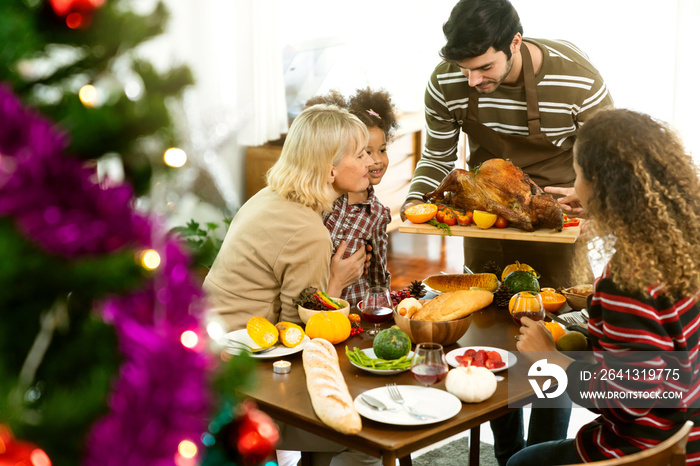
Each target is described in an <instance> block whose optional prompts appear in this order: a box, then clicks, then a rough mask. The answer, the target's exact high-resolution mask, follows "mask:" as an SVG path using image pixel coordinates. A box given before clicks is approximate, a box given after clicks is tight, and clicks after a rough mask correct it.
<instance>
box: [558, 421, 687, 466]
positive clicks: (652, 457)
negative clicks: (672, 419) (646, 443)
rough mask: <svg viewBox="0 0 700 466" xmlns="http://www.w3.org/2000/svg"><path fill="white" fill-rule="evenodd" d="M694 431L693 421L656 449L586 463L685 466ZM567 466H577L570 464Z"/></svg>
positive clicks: (592, 465)
mask: <svg viewBox="0 0 700 466" xmlns="http://www.w3.org/2000/svg"><path fill="white" fill-rule="evenodd" d="M692 429H693V421H687V422H686V423H685V424H684V425H683V427H681V428H680V430H679V431H678V432H676V433H675V434H673V435H672V436H671V437H669V438H667V439H666V440H664V441H663V442H661V443H660V444H658V445H656V446H655V447H651V448H647V449H646V450H642V451H638V452H637V453H633V454H631V455H627V456H623V457H622V458H615V459H610V460H603V461H595V462H593V463H585V464H586V466H620V465H625V464H643V465H644V466H669V465H670V466H684V465H685V445H686V444H687V443H688V436H690V431H691V430H692ZM566 466H576V465H573V464H569V465H566Z"/></svg>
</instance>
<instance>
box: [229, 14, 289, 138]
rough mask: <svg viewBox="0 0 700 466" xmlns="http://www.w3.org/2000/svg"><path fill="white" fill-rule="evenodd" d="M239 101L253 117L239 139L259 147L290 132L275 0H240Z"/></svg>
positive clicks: (238, 17)
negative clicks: (288, 130) (248, 109)
mask: <svg viewBox="0 0 700 466" xmlns="http://www.w3.org/2000/svg"><path fill="white" fill-rule="evenodd" d="M237 4H238V11H237V20H236V24H237V26H238V27H237V28H236V29H237V33H236V36H237V37H236V39H237V44H236V48H235V49H234V51H235V53H236V54H237V55H238V56H236V63H237V64H238V69H237V76H238V93H239V101H240V102H241V103H242V104H243V105H244V106H245V107H246V108H250V119H249V120H248V122H247V124H246V125H245V126H244V127H243V129H242V131H241V133H240V134H239V142H240V143H241V144H243V145H246V146H257V145H260V144H264V143H265V142H267V141H271V140H275V139H279V137H280V136H281V135H282V134H284V133H286V132H287V129H288V123H287V105H286V101H285V84H284V70H283V66H282V50H281V47H280V45H279V40H278V37H277V31H278V29H279V28H278V24H277V21H278V19H277V2H276V1H275V0H237Z"/></svg>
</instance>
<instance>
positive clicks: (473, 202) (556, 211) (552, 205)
mask: <svg viewBox="0 0 700 466" xmlns="http://www.w3.org/2000/svg"><path fill="white" fill-rule="evenodd" d="M423 198H424V199H425V200H426V201H432V200H434V201H439V202H443V203H445V204H451V205H453V206H455V207H456V208H458V209H465V210H484V211H486V212H491V213H493V214H496V215H500V216H501V217H503V218H505V219H506V220H508V222H509V223H510V225H511V226H514V227H516V228H520V229H522V230H525V231H534V230H535V229H537V228H553V229H555V230H557V231H561V229H562V227H563V224H564V217H563V212H562V210H561V207H559V203H558V202H557V201H556V200H555V199H554V198H553V197H552V196H551V195H550V194H546V193H545V192H544V191H543V190H542V189H541V188H540V187H539V186H537V184H535V183H534V182H533V181H532V180H530V177H529V176H527V175H526V174H525V173H523V171H522V170H521V169H520V168H518V167H516V166H515V165H513V163H512V162H510V161H509V160H504V159H490V160H487V161H486V162H484V163H482V164H481V165H480V166H479V167H478V168H477V169H475V170H474V171H473V172H470V171H467V170H462V169H455V170H452V171H451V172H450V173H449V174H448V175H447V176H446V177H445V179H444V180H442V183H440V186H438V187H437V189H436V190H435V191H433V192H432V193H428V194H425V195H424V196H423Z"/></svg>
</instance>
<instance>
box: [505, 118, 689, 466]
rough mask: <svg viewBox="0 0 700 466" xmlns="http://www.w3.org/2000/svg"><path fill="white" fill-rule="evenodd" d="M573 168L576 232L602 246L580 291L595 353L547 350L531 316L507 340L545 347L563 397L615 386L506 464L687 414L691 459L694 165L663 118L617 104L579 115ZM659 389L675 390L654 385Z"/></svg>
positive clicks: (637, 442)
mask: <svg viewBox="0 0 700 466" xmlns="http://www.w3.org/2000/svg"><path fill="white" fill-rule="evenodd" d="M574 168H575V171H576V183H575V185H574V187H575V191H576V196H577V197H578V199H579V200H580V203H581V207H582V208H583V211H584V212H585V214H586V215H587V216H588V218H589V221H588V223H587V226H586V230H587V235H591V236H593V235H594V236H598V237H599V238H600V239H601V241H602V244H603V245H604V250H606V251H607V252H609V253H610V254H611V256H610V260H609V263H608V265H607V267H606V269H605V271H604V272H603V274H602V275H601V277H599V278H598V279H597V280H596V281H595V283H594V292H593V294H592V295H591V297H590V298H589V303H588V313H589V314H590V320H589V322H588V330H589V333H590V334H591V342H590V343H591V346H592V348H593V351H594V355H595V359H596V362H595V363H588V362H583V361H573V360H572V359H570V358H568V357H567V356H564V355H563V354H561V353H556V351H555V347H554V343H553V340H552V338H551V336H550V335H549V334H548V333H547V331H546V330H544V327H543V325H541V324H540V323H539V322H533V321H531V320H529V319H527V320H526V319H523V326H522V327H521V329H520V332H521V335H520V338H519V341H518V344H517V347H518V350H520V351H521V352H523V354H524V355H526V357H529V358H530V359H532V358H536V357H541V354H540V355H535V354H534V353H532V351H550V353H548V354H549V355H550V356H548V360H549V362H550V363H552V362H553V363H556V364H557V365H559V366H561V367H564V368H566V373H567V376H568V388H567V391H568V393H569V394H570V395H571V397H572V399H574V401H577V400H579V401H580V400H581V399H582V397H585V396H586V395H584V394H583V393H589V394H590V393H596V394H606V393H608V394H609V393H612V394H613V395H615V396H613V397H610V396H606V397H600V398H597V399H596V400H595V401H593V402H592V403H591V402H590V401H589V402H588V403H589V404H591V405H592V406H591V407H593V408H595V409H596V410H597V412H598V413H599V414H600V417H598V418H597V419H596V420H594V421H593V422H591V423H589V424H587V425H585V426H583V427H582V428H581V429H580V430H579V432H578V433H577V435H576V438H575V439H569V440H562V441H558V442H547V443H544V444H540V445H535V446H533V447H528V448H526V449H524V450H522V451H521V452H519V453H517V454H516V455H515V456H513V457H512V458H511V460H510V461H509V462H508V464H509V465H511V464H515V465H521V464H544V463H543V461H544V462H547V463H548V464H568V463H576V462H581V461H585V462H590V461H598V460H602V459H606V458H611V457H619V456H624V455H628V454H631V453H634V452H637V451H639V450H643V449H645V448H649V447H651V446H654V445H657V444H659V443H661V442H662V441H663V440H665V439H667V438H668V437H670V436H671V435H673V434H674V433H675V432H677V431H678V430H679V429H680V428H681V426H682V425H683V424H684V423H685V422H686V421H687V420H692V421H695V425H696V427H694V428H693V432H692V433H691V435H690V440H689V442H688V446H687V452H688V453H687V459H688V460H689V461H688V462H689V464H690V463H692V461H690V460H691V459H695V460H696V461H697V460H700V436H698V435H697V434H698V433H700V409H698V407H697V406H698V405H699V403H698V400H699V399H700V393H698V392H700V374H699V373H698V371H697V369H695V368H697V366H698V363H699V362H700V361H698V342H699V340H700V305H699V304H698V299H699V298H700V266H699V265H698V264H699V262H698V258H699V257H700V229H698V225H700V218H698V217H699V216H700V182H699V178H698V169H697V167H695V166H694V165H693V162H692V159H691V157H690V156H689V155H688V154H687V153H686V152H685V151H684V147H683V144H682V143H681V141H680V139H679V138H678V137H677V136H676V135H675V134H674V132H673V131H672V130H671V129H670V128H669V127H668V126H667V125H665V124H663V123H661V122H658V121H656V120H654V119H653V118H651V117H650V116H648V115H645V114H641V113H637V112H633V111H630V110H623V109H618V110H609V111H604V112H601V113H599V114H597V115H596V116H595V117H593V118H591V119H590V120H589V121H588V122H587V123H586V124H585V125H584V126H583V128H582V129H581V131H580V132H579V135H578V139H577V141H576V144H575V146H574ZM582 245H585V242H582ZM584 247H585V246H584ZM585 252H586V251H584V254H581V255H580V256H579V257H580V259H579V260H580V261H584V260H586V257H585V256H586V255H585ZM528 355H529V356H528ZM611 370H612V371H613V372H612V373H613V374H615V377H612V379H611V378H610V377H609V374H610V373H611V372H610V371H611ZM659 370H662V372H661V374H663V375H661V376H658V374H659V372H658V371H659ZM584 373H585V374H589V375H590V377H581V374H584ZM635 374H636V375H635ZM650 374H655V375H653V376H652V375H650ZM606 375H607V376H606ZM584 379H588V380H584ZM668 393H671V394H674V395H676V396H681V397H682V398H681V399H673V400H672V399H669V397H668V396H658V395H659V394H668ZM639 399H642V400H643V401H641V402H635V401H634V400H639ZM543 458H545V459H543ZM554 458H556V461H559V462H554V463H553V462H551V461H552V459H554Z"/></svg>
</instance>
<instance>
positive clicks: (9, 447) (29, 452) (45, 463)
mask: <svg viewBox="0 0 700 466" xmlns="http://www.w3.org/2000/svg"><path fill="white" fill-rule="evenodd" d="M18 464H27V465H33V466H34V465H36V466H51V460H50V459H49V457H48V456H47V455H46V453H44V451H43V450H41V449H40V448H38V447H37V446H36V445H33V444H31V443H29V442H18V441H17V440H15V439H14V437H13V436H12V432H10V429H9V428H7V427H6V426H4V425H1V424H0V466H16V465H18Z"/></svg>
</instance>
